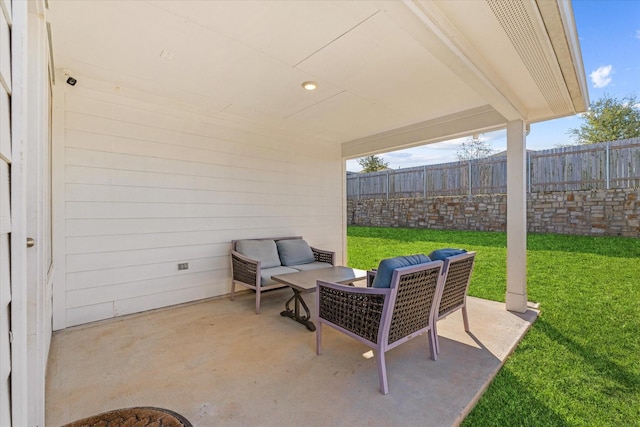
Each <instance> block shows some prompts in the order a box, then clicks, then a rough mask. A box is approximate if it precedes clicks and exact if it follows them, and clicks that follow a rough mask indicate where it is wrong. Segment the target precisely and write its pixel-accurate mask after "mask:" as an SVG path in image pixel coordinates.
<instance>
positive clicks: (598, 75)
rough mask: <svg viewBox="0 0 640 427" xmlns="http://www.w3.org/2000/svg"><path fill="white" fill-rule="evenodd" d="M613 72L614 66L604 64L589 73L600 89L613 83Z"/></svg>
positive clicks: (594, 84) (594, 83) (595, 86)
mask: <svg viewBox="0 0 640 427" xmlns="http://www.w3.org/2000/svg"><path fill="white" fill-rule="evenodd" d="M612 73H613V66H611V65H602V66H600V67H598V68H597V69H596V70H594V71H592V72H591V74H589V77H591V82H592V83H593V87H594V88H596V89H600V88H603V87H607V86H608V85H609V83H611V74H612Z"/></svg>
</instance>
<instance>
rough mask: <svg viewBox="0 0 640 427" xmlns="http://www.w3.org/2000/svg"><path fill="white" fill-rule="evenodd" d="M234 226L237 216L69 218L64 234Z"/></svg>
mask: <svg viewBox="0 0 640 427" xmlns="http://www.w3.org/2000/svg"><path fill="white" fill-rule="evenodd" d="M245 219H246V220H247V221H252V222H254V225H253V228H271V227H286V226H290V225H291V220H290V219H287V218H283V217H268V218H265V217H261V216H260V215H259V212H255V215H254V216H252V217H246V218H245ZM315 222H316V220H314V219H313V218H309V217H303V218H301V220H300V221H296V223H295V225H296V226H308V225H312V224H314V223H315ZM236 229H238V218H215V219H213V218H179V219H176V218H142V219H139V218H138V219H136V218H119V219H111V218H106V219H95V218H89V219H69V220H67V221H66V231H67V236H68V237H82V236H115V235H119V234H150V233H178V232H192V231H215V230H236Z"/></svg>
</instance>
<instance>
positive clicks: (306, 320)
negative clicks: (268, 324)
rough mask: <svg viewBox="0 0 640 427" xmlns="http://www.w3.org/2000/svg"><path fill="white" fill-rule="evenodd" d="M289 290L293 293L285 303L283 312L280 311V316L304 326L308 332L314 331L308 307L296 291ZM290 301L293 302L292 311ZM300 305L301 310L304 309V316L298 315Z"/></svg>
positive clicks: (314, 327) (300, 294)
mask: <svg viewBox="0 0 640 427" xmlns="http://www.w3.org/2000/svg"><path fill="white" fill-rule="evenodd" d="M291 290H292V291H293V296H292V297H291V298H289V299H288V300H287V302H286V303H285V310H284V311H282V312H281V313H280V315H281V316H284V317H289V318H291V319H293V320H295V321H296V322H298V323H302V324H303V325H304V326H306V327H307V329H308V330H310V331H312V332H313V331H315V330H316V325H314V324H313V322H312V321H311V311H309V307H308V306H307V304H306V303H305V302H304V300H303V299H302V293H301V292H300V291H299V290H297V289H293V288H291ZM291 301H293V302H294V304H293V309H291V306H290V304H291ZM300 305H302V308H304V311H305V315H304V316H301V315H300Z"/></svg>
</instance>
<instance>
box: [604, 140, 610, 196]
mask: <svg viewBox="0 0 640 427" xmlns="http://www.w3.org/2000/svg"><path fill="white" fill-rule="evenodd" d="M605 153H606V155H605V161H606V162H607V165H606V171H607V190H608V189H609V141H607V145H605Z"/></svg>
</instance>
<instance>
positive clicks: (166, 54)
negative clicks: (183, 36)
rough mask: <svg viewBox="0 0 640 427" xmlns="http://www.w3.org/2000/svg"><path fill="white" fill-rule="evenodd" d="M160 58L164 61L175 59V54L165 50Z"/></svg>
mask: <svg viewBox="0 0 640 427" xmlns="http://www.w3.org/2000/svg"><path fill="white" fill-rule="evenodd" d="M160 58H162V59H171V58H173V52H171V51H170V50H166V49H165V50H163V51H162V52H160Z"/></svg>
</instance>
